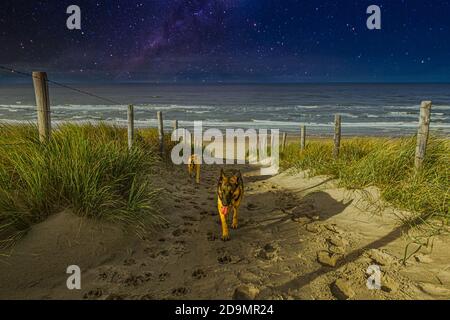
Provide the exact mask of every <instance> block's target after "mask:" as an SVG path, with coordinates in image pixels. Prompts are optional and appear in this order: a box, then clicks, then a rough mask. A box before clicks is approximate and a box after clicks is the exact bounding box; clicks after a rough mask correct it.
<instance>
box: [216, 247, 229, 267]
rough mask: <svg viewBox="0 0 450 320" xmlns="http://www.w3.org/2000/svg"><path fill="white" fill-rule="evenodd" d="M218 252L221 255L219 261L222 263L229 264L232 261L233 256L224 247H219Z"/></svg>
mask: <svg viewBox="0 0 450 320" xmlns="http://www.w3.org/2000/svg"><path fill="white" fill-rule="evenodd" d="M217 253H218V255H219V257H218V258H217V261H218V262H219V263H220V264H228V263H231V262H232V260H233V259H232V258H231V256H230V255H229V254H228V253H227V252H226V250H225V249H224V248H219V249H217Z"/></svg>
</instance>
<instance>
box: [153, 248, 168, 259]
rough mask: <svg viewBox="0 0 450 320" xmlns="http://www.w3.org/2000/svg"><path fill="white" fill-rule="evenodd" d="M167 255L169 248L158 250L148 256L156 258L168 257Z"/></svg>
mask: <svg viewBox="0 0 450 320" xmlns="http://www.w3.org/2000/svg"><path fill="white" fill-rule="evenodd" d="M168 256H169V250H166V249H164V250H160V251H158V252H157V253H152V254H150V258H153V259H154V258H158V257H168Z"/></svg>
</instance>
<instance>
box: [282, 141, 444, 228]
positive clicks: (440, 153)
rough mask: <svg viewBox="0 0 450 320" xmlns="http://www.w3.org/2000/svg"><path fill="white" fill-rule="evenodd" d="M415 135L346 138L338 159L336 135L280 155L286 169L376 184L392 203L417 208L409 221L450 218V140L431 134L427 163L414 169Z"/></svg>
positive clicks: (347, 183)
mask: <svg viewBox="0 0 450 320" xmlns="http://www.w3.org/2000/svg"><path fill="white" fill-rule="evenodd" d="M415 147H416V137H404V138H395V139H387V138H348V139H343V141H342V143H341V150H340V155H339V158H338V159H334V158H333V156H332V150H333V144H332V141H331V139H330V140H324V139H316V140H312V141H310V142H309V143H308V144H307V146H306V148H305V150H303V151H301V150H300V147H299V146H298V145H297V144H294V143H292V144H290V145H288V146H287V147H286V149H285V150H284V152H283V153H282V155H281V166H282V168H284V169H287V168H293V169H294V170H307V171H308V172H309V174H310V175H327V176H330V177H333V178H336V179H339V183H340V185H341V186H343V187H345V188H348V189H364V188H366V187H371V186H375V187H377V188H378V189H379V190H380V192H381V197H382V199H383V200H384V201H386V202H387V203H389V204H391V205H393V206H394V207H396V208H398V209H403V210H407V211H409V212H411V213H413V214H414V215H413V217H411V218H410V221H412V220H414V221H417V218H420V219H421V220H423V221H424V220H427V219H428V218H432V217H433V218H441V219H443V220H444V221H445V222H446V223H447V224H448V221H449V219H450V140H449V139H446V138H445V137H438V136H432V137H430V139H429V142H428V147H427V153H426V158H425V162H424V164H423V167H422V168H421V169H420V170H418V171H416V170H415V169H414V156H415Z"/></svg>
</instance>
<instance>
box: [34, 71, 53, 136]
mask: <svg viewBox="0 0 450 320" xmlns="http://www.w3.org/2000/svg"><path fill="white" fill-rule="evenodd" d="M33 85H34V94H35V96H36V110H37V120H38V129H39V139H40V140H41V142H44V141H46V140H48V139H50V135H51V130H52V128H51V119H50V99H49V93H48V82H47V73H46V72H40V71H38V72H33Z"/></svg>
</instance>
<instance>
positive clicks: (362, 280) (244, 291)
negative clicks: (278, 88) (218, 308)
mask: <svg viewBox="0 0 450 320" xmlns="http://www.w3.org/2000/svg"><path fill="white" fill-rule="evenodd" d="M240 168H241V170H242V171H243V173H244V182H245V196H244V201H243V203H242V206H241V210H240V227H239V229H238V230H231V234H230V235H231V241H228V242H222V241H221V240H220V225H219V219H218V214H217V210H216V201H215V188H216V181H217V180H216V179H217V175H218V172H219V167H215V166H203V168H202V179H201V184H200V185H198V186H197V185H195V183H194V182H193V181H190V180H189V179H188V178H187V173H186V172H185V168H184V167H182V168H181V167H179V168H175V169H170V170H169V172H166V171H164V172H163V173H162V174H163V177H162V178H161V181H164V184H163V185H162V187H164V188H165V189H166V190H167V195H166V198H165V200H164V209H163V210H164V214H165V216H166V218H167V219H168V220H169V222H170V223H169V225H168V227H167V228H165V229H163V230H160V231H158V232H156V233H153V234H152V235H151V236H149V237H148V239H144V240H139V239H136V238H134V237H132V236H130V235H126V234H120V233H119V231H117V230H115V231H114V233H113V234H114V236H115V237H114V239H115V242H114V245H110V242H111V241H108V242H107V243H106V244H103V247H102V248H103V250H100V252H102V254H98V252H99V251H98V250H97V251H95V252H96V254H94V255H92V256H89V257H87V256H86V255H84V256H83V259H81V258H80V259H81V260H80V262H78V264H79V265H80V267H81V269H82V272H83V273H82V279H83V280H82V290H80V291H69V290H67V289H66V287H65V279H66V277H67V275H66V274H65V273H64V270H62V272H60V273H57V272H55V271H56V270H55V269H57V268H56V267H54V268H53V270H52V271H51V270H46V271H45V272H44V273H42V272H41V274H40V275H39V276H38V275H37V274H36V273H37V272H38V270H36V272H32V273H27V276H26V278H25V279H22V278H23V277H20V276H17V277H15V278H14V277H13V276H11V275H9V276H7V277H6V276H5V274H6V273H7V272H14V271H13V270H14V267H13V265H14V264H16V263H20V261H22V260H23V256H24V255H23V254H22V255H21V257H22V258H20V257H17V255H14V254H13V256H12V257H11V258H10V264H9V267H7V268H9V269H8V270H6V272H4V273H3V276H2V275H0V283H3V284H5V285H4V286H2V287H3V288H0V297H1V298H6V297H9V298H17V297H28V298H67V299H71V298H75V299H79V298H89V299H231V298H232V297H233V296H236V297H241V298H243V297H246V296H248V297H252V298H253V297H255V298H257V299H337V298H341V299H342V298H348V297H349V298H352V299H411V298H425V299H427V298H428V299H445V298H447V299H448V298H450V253H449V252H448V250H446V248H447V246H448V244H449V243H450V239H449V238H445V237H439V238H438V239H437V240H436V242H435V246H434V250H433V252H432V253H429V252H425V253H421V254H419V255H417V256H416V257H413V258H412V259H410V261H408V263H407V266H403V265H402V264H401V263H400V258H401V257H402V254H403V249H404V246H405V244H406V242H405V241H406V240H405V239H404V237H402V231H404V230H402V229H401V228H398V226H397V224H396V220H395V219H394V218H393V217H392V215H388V214H386V215H383V217H378V216H374V215H372V214H370V213H368V212H367V210H361V207H364V200H363V199H362V198H361V197H360V196H358V195H357V194H354V193H349V192H348V191H345V190H342V189H338V188H336V186H335V184H334V182H333V181H329V180H327V179H326V178H321V177H316V178H313V179H306V178H304V177H303V176H302V175H295V176H290V175H286V174H281V175H278V176H275V177H262V176H259V175H258V173H259V170H257V169H256V168H252V167H249V166H241V167H240ZM358 208H359V209H358ZM66 220H68V219H66ZM69 220H70V219H69ZM38 228H39V226H38ZM87 229H89V230H90V229H93V230H96V229H95V227H89V228H87ZM61 232H65V231H61ZM66 233H67V232H66ZM106 234H108V235H109V237H111V232H106ZM60 235H61V233H59V234H58V233H57V234H55V235H53V236H54V237H60ZM90 235H91V237H93V238H92V239H91V243H93V244H96V245H99V243H103V236H102V235H100V234H99V233H96V232H91V233H90ZM49 237H50V238H51V236H49ZM81 238H82V239H85V238H86V236H85V235H82V236H81ZM49 241H50V242H51V239H50V240H49ZM77 243H78V244H75V245H72V246H71V251H72V252H78V251H81V252H86V246H88V245H87V244H86V241H85V242H83V241H79V242H77ZM93 244H91V245H93ZM19 249H20V252H22V253H23V252H26V251H27V247H26V246H25V247H24V248H20V245H19ZM46 254H47V255H51V254H52V253H50V252H46ZM53 255H58V258H57V259H56V260H57V261H59V262H60V265H61V267H59V269H63V266H64V263H68V262H69V261H72V262H71V263H76V261H74V259H73V254H70V253H66V256H64V257H61V256H60V255H61V254H59V253H58V254H57V253H55V252H53ZM96 257H97V258H96ZM100 257H101V259H100ZM14 259H15V260H14ZM21 259H22V260H21ZM28 259H30V260H31V262H29V263H31V264H33V263H35V262H33V261H35V259H34V258H28ZM33 259H34V260H33ZM46 259H49V257H46ZM50 259H51V257H50ZM12 261H14V263H11V262H12ZM374 264H377V265H378V266H380V268H381V271H382V275H381V280H382V282H381V284H382V286H381V289H380V290H369V289H368V288H367V286H366V281H367V277H368V276H367V275H366V270H367V268H368V267H369V266H370V265H374ZM0 268H2V265H1V264H0ZM47 269H48V268H47ZM2 277H3V279H2ZM19 278H20V279H19ZM36 278H38V279H41V280H40V281H37V282H33V281H32V280H33V279H36ZM42 279H44V280H42ZM3 280H5V281H3ZM2 281H3V282H2ZM24 284H32V286H31V287H29V286H27V285H24ZM14 286H15V287H14ZM12 291H14V295H11V294H10V293H11V292H12Z"/></svg>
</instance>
